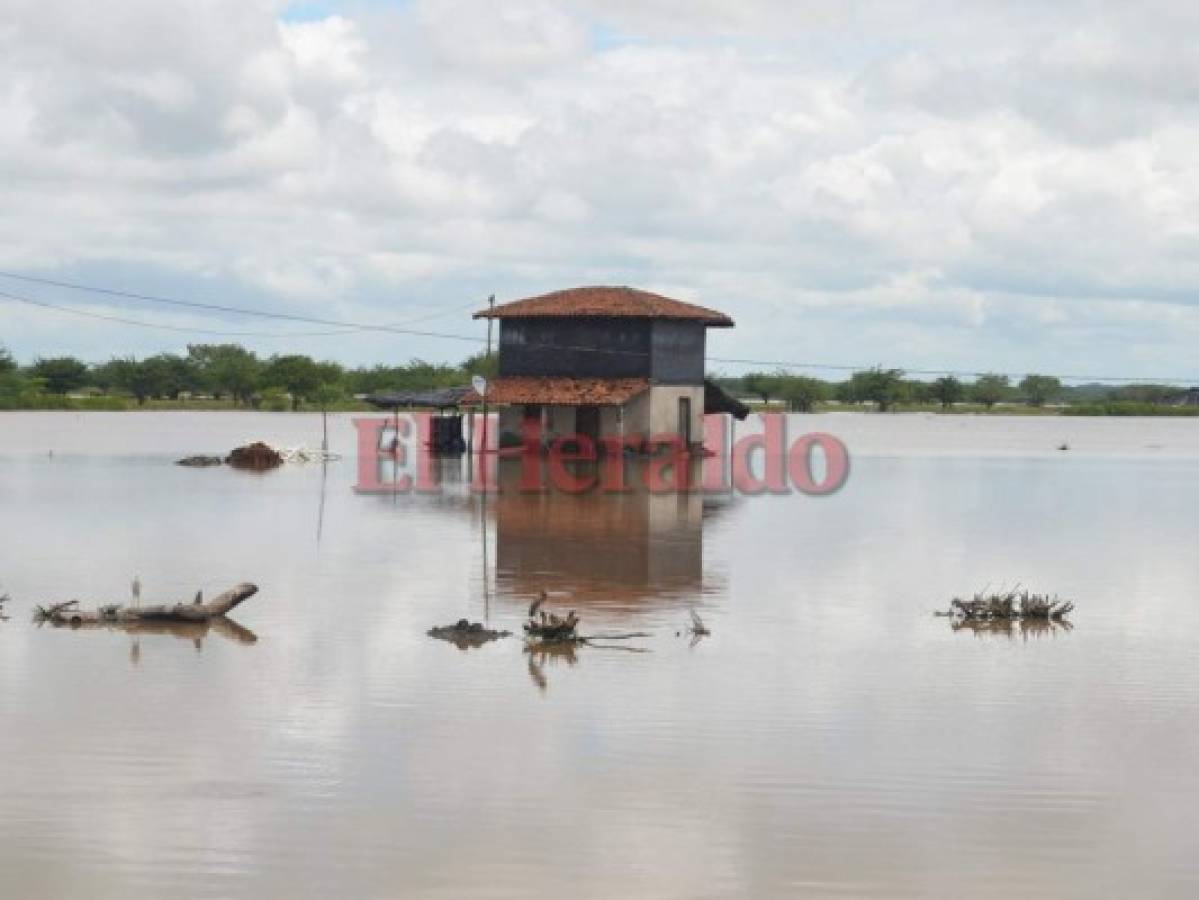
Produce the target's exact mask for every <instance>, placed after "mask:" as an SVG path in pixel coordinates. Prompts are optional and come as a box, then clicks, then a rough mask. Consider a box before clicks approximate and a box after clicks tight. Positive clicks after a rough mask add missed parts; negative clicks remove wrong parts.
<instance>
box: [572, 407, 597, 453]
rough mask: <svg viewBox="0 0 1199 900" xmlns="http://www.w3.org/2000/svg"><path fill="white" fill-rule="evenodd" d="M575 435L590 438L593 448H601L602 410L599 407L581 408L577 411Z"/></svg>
mask: <svg viewBox="0 0 1199 900" xmlns="http://www.w3.org/2000/svg"><path fill="white" fill-rule="evenodd" d="M575 433H576V434H578V435H579V436H580V437H586V438H590V439H591V444H592V446H599V439H600V408H599V407H598V406H580V407H579V408H578V409H576V410H575Z"/></svg>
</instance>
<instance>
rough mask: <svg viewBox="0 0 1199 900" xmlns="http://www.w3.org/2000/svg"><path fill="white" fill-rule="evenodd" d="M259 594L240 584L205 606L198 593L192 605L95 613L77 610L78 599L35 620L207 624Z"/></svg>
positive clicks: (38, 613) (40, 610)
mask: <svg viewBox="0 0 1199 900" xmlns="http://www.w3.org/2000/svg"><path fill="white" fill-rule="evenodd" d="M257 593H258V588H257V587H256V586H255V585H252V584H248V583H243V584H239V585H237V586H236V587H233V588H231V589H230V590H227V591H225V593H223V594H220V595H218V596H216V597H214V598H213V599H212V600H209V601H208V602H207V603H205V602H204V600H203V597H202V596H201V595H200V594H196V598H195V599H194V600H193V601H192V602H191V603H175V604H160V605H157V606H121V605H119V604H112V605H109V606H101V607H99V608H98V609H94V610H84V609H79V601H78V600H70V601H67V602H66V603H54V604H51V605H49V606H38V607H37V609H36V610H35V611H34V621H37V622H50V623H51V624H53V625H73V626H80V625H94V624H116V625H130V624H135V623H148V622H209V621H211V620H213V619H218V618H221V617H223V616H225V615H228V613H229V612H230V611H231V610H233V609H235V608H236V607H237V606H239V605H240V604H242V603H244V602H245V601H246V600H249V599H250V598H251V597H253V596H254V595H255V594H257Z"/></svg>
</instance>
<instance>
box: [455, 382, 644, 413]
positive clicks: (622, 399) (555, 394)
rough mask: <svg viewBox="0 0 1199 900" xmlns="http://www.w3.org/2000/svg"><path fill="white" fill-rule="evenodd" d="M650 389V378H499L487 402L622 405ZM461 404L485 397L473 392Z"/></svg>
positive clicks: (479, 400) (490, 388)
mask: <svg viewBox="0 0 1199 900" xmlns="http://www.w3.org/2000/svg"><path fill="white" fill-rule="evenodd" d="M647 390H649V379H648V378H533V377H527V376H513V377H509V378H497V379H495V380H494V381H492V382H491V383H490V384H488V385H487V402H488V403H496V404H511V403H527V404H539V405H542V406H619V405H621V404H622V403H627V402H628V401H629V400H632V399H633V398H634V397H636V396H637V395H638V394H640V393H642V392H643V391H647ZM462 402H463V403H464V404H468V405H475V404H479V403H482V402H483V398H482V397H480V396H479V395H478V394H476V393H475V392H474V391H471V392H470V393H469V394H467V395H466V396H465V397H464V398H463V400H462Z"/></svg>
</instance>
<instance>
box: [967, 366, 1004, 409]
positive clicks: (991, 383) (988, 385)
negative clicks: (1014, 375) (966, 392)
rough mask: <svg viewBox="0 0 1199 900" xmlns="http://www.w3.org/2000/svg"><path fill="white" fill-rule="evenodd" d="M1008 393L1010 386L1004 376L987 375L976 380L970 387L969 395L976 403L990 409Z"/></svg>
mask: <svg viewBox="0 0 1199 900" xmlns="http://www.w3.org/2000/svg"><path fill="white" fill-rule="evenodd" d="M1010 391H1011V384H1010V382H1009V381H1008V377H1007V376H1006V375H995V374H988V375H980V376H979V377H978V380H977V381H975V382H974V384H973V385H971V388H970V395H971V396H972V397H973V398H974V400H975V401H976V402H978V403H981V404H983V405H984V406H985V407H986V408H987V409H990V408H991V407H993V406H994V405H995V404H996V403H998V402H999V401H1000V400H1003V399H1004V398H1006V397H1007V396H1008V393H1009V392H1010Z"/></svg>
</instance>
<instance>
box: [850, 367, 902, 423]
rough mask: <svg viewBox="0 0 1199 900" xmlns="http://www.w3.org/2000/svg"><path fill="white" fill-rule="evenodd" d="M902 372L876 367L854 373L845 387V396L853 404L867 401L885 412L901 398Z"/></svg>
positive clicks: (900, 370)
mask: <svg viewBox="0 0 1199 900" xmlns="http://www.w3.org/2000/svg"><path fill="white" fill-rule="evenodd" d="M903 388H904V385H903V370H902V369H883V368H881V367H878V366H876V367H875V368H873V369H867V370H866V371H864V372H854V373H853V376H852V377H851V378H850V379H849V382H848V383H847V385H846V395H847V396H848V397H849V398H850V399H851V400H852V401H853V402H855V403H861V402H863V401H869V402H871V403H875V404H877V405H878V411H879V412H887V410H889V409H890V408H891V407H892V406H894V405H895V404H896V403H898V402H899V401H900V400H901V399H902V398H903Z"/></svg>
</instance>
